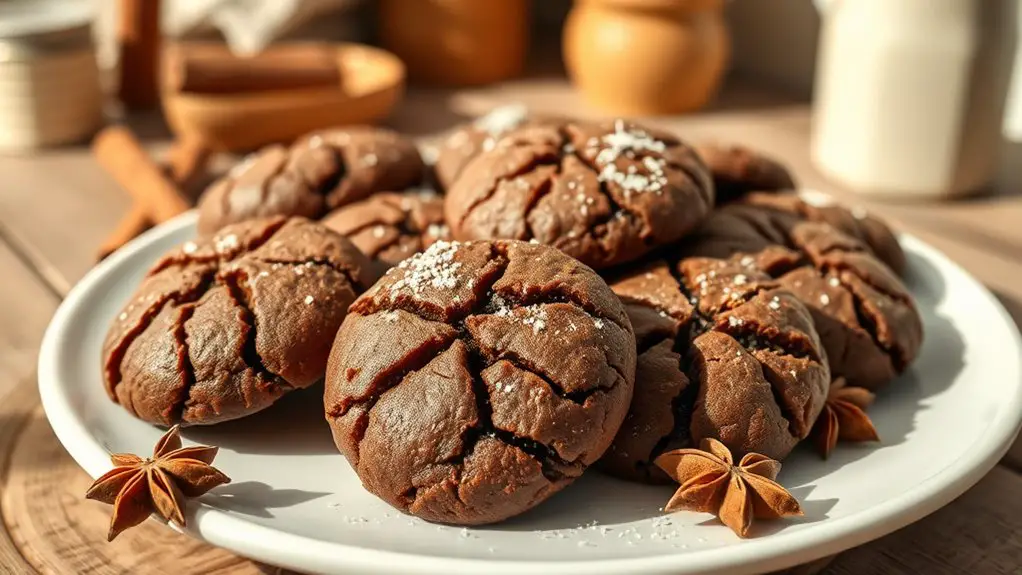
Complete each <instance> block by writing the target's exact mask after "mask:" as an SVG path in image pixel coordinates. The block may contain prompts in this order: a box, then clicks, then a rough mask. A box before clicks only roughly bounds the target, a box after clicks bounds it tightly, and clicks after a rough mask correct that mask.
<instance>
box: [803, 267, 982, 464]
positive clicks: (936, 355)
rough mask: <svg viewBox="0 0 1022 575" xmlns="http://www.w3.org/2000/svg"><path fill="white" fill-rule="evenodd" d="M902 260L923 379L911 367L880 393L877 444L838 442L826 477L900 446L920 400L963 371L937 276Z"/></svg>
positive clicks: (808, 448) (807, 447)
mask: <svg viewBox="0 0 1022 575" xmlns="http://www.w3.org/2000/svg"><path fill="white" fill-rule="evenodd" d="M906 255H907V257H908V273H907V277H906V278H905V279H906V283H907V284H908V287H909V289H910V291H911V292H912V295H913V296H914V297H915V300H916V305H917V306H918V308H919V313H920V315H921V316H922V318H923V346H922V348H921V349H920V352H919V356H918V357H917V358H916V361H915V365H916V366H922V365H925V366H926V375H925V377H923V376H922V375H921V374H920V371H919V370H918V369H916V367H910V368H909V369H908V370H907V371H906V372H905V373H903V374H901V376H899V377H898V378H897V379H895V380H894V381H892V382H891V383H889V384H888V385H886V386H885V387H883V388H881V389H880V390H879V391H878V392H877V399H876V402H875V403H874V404H873V406H872V407H871V408H870V414H871V415H872V416H873V421H874V423H875V425H876V427H877V433H878V434H879V435H880V443H874V444H870V443H862V444H849V443H839V444H838V447H837V449H835V450H834V452H833V453H831V456H830V458H829V459H828V460H827V465H826V468H827V470H828V473H830V472H833V471H836V470H838V469H840V468H841V467H842V466H844V465H846V464H848V463H851V462H853V461H856V460H858V459H861V458H862V457H866V456H867V455H869V454H870V453H872V452H873V451H876V450H878V449H884V448H885V447H889V446H893V445H898V444H900V443H904V442H905V440H906V439H907V438H908V436H909V435H910V434H911V433H912V431H913V430H914V429H915V424H916V415H917V414H918V413H920V412H921V411H922V410H924V409H926V407H925V406H924V403H925V400H926V399H927V398H930V397H933V396H935V395H939V394H941V393H943V392H944V391H945V390H947V389H948V388H949V387H950V386H951V384H952V383H954V381H955V380H956V379H957V378H958V375H959V374H960V373H961V371H962V369H963V368H964V367H965V363H964V359H963V358H964V356H965V342H964V341H963V339H962V335H961V334H960V333H959V332H958V329H957V328H956V327H955V326H954V324H953V323H952V322H951V320H950V319H948V318H947V317H946V316H944V315H942V314H941V312H940V311H939V310H938V308H939V307H940V305H941V304H942V303H943V302H944V299H945V296H946V286H945V285H944V280H943V278H942V277H941V275H940V272H939V271H938V270H937V269H936V268H934V267H933V265H932V264H930V263H929V262H928V261H927V260H926V259H925V258H923V257H920V256H919V255H917V254H914V253H911V252H910V253H908V254H906ZM799 452H811V456H815V448H814V447H813V446H812V445H811V444H810V443H809V442H803V443H802V444H801V445H799V446H798V448H797V449H796V453H799ZM806 455H810V454H808V453H807V454H806ZM821 477H823V476H821Z"/></svg>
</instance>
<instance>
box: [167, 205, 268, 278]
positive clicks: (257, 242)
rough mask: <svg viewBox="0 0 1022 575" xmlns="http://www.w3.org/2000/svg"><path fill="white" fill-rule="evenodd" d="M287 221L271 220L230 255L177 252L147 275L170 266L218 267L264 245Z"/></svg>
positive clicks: (215, 252)
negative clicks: (207, 265)
mask: <svg viewBox="0 0 1022 575" xmlns="http://www.w3.org/2000/svg"><path fill="white" fill-rule="evenodd" d="M287 222H288V219H287V218H278V219H277V220H276V221H273V222H272V223H270V224H269V225H267V226H266V228H265V229H264V230H263V231H262V233H261V234H260V235H258V236H256V237H255V238H253V239H252V240H251V242H249V243H248V244H245V247H244V249H237V250H235V252H234V253H232V254H231V255H230V257H225V254H223V253H221V252H217V251H214V252H213V253H212V254H211V255H204V254H203V253H200V254H199V255H196V254H194V253H192V254H187V253H184V252H179V253H176V254H174V255H173V256H169V257H166V258H164V259H162V260H160V261H159V262H157V264H156V265H155V266H153V268H152V269H150V270H149V273H148V274H147V276H151V275H153V274H156V273H159V272H161V271H163V270H165V269H167V268H169V267H172V266H180V267H186V266H188V265H192V264H215V265H216V266H218V267H219V266H222V265H224V264H226V263H229V262H232V261H234V260H236V259H238V258H241V257H244V256H245V255H246V254H248V253H251V252H252V251H254V250H256V249H258V248H260V247H262V246H263V245H265V244H266V243H267V242H269V241H270V240H271V239H272V238H273V236H275V235H277V232H279V231H280V230H281V228H283V227H284V225H285V224H287Z"/></svg>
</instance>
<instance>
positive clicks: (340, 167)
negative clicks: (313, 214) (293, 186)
mask: <svg viewBox="0 0 1022 575" xmlns="http://www.w3.org/2000/svg"><path fill="white" fill-rule="evenodd" d="M326 148H327V149H328V150H329V151H330V153H331V154H333V156H334V161H335V162H337V171H336V172H335V173H333V174H331V175H330V177H328V178H326V179H325V180H323V181H322V182H320V183H319V185H318V186H317V185H316V184H315V182H310V181H308V180H305V185H306V186H308V188H309V191H312V192H315V193H317V194H319V195H321V196H323V197H326V196H328V195H330V193H331V192H333V191H334V190H336V189H337V187H338V186H340V185H341V180H343V179H344V178H345V176H347V175H348V163H347V162H346V161H345V160H344V154H342V153H341V150H340V149H339V148H338V147H337V146H333V145H330V144H327V145H326Z"/></svg>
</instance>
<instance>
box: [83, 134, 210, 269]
mask: <svg viewBox="0 0 1022 575" xmlns="http://www.w3.org/2000/svg"><path fill="white" fill-rule="evenodd" d="M209 155H210V149H209V146H206V145H205V144H203V143H202V142H201V141H200V140H194V139H191V140H185V141H181V140H178V141H175V142H174V144H173V145H172V146H171V148H170V151H169V153H168V154H167V164H168V166H167V169H166V170H165V171H166V172H167V173H169V175H170V178H171V179H172V180H173V181H174V183H175V184H177V186H178V188H180V189H182V190H188V189H190V188H192V187H195V186H196V184H197V183H198V182H199V181H200V180H201V179H202V177H203V176H204V175H205V168H206V163H207V161H208V159H209ZM150 226H151V222H150V220H149V215H148V214H147V213H146V211H145V209H144V208H142V206H140V205H139V204H138V203H137V202H135V203H133V204H132V206H131V209H130V210H128V212H127V213H125V214H124V216H122V217H121V219H120V221H119V222H118V223H117V226H116V227H115V228H114V229H113V230H112V231H111V232H110V235H108V236H107V237H106V239H105V240H103V243H102V244H100V246H99V249H98V250H96V261H102V260H104V259H106V257H107V256H109V255H110V254H112V253H114V252H115V251H117V250H118V249H120V248H121V246H123V245H124V244H126V243H128V242H130V241H131V240H133V239H135V238H136V237H138V236H139V234H141V233H142V232H144V231H146V230H147V229H149V227H150Z"/></svg>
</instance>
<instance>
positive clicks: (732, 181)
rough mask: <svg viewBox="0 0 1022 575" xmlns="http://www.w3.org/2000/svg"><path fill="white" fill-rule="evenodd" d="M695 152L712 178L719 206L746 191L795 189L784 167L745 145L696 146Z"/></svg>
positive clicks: (705, 143)
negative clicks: (704, 163)
mask: <svg viewBox="0 0 1022 575" xmlns="http://www.w3.org/2000/svg"><path fill="white" fill-rule="evenodd" d="M696 152H697V153H698V154H699V157H701V158H702V159H703V161H704V162H706V166H707V167H708V168H709V169H710V173H711V174H712V175H713V185H714V187H715V188H716V190H717V203H718V204H723V203H725V202H729V201H731V200H735V199H738V198H740V197H742V196H744V195H745V194H747V193H749V192H756V191H762V192H769V191H775V190H793V189H795V187H796V186H795V179H794V178H793V177H792V175H791V173H790V172H789V171H788V169H787V168H786V167H784V165H783V164H781V163H780V162H778V161H777V160H775V159H773V158H771V157H769V156H766V155H764V154H762V153H760V152H757V151H755V150H752V149H750V148H746V147H745V146H738V145H730V146H728V145H722V144H717V143H709V142H704V143H702V144H698V145H697V146H696Z"/></svg>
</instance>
